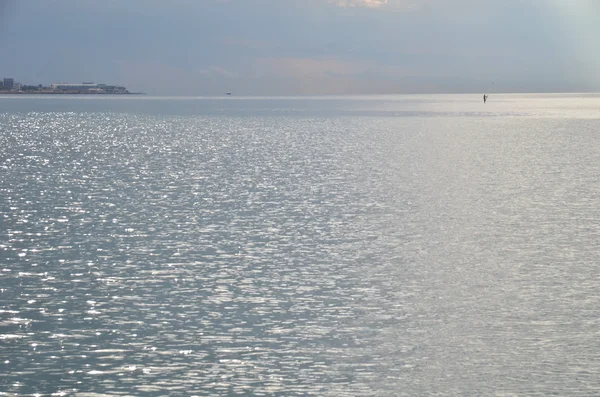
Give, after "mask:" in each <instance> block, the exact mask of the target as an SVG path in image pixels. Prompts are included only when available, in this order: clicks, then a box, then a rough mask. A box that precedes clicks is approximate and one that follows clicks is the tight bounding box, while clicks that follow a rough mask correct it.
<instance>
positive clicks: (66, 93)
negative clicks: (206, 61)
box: [0, 91, 146, 96]
mask: <svg viewBox="0 0 600 397" xmlns="http://www.w3.org/2000/svg"><path fill="white" fill-rule="evenodd" d="M0 95H93V96H96V95H146V93H144V92H121V93H108V92H106V93H104V92H102V93H98V92H97V93H93V92H47V91H46V92H43V91H31V92H27V91H0Z"/></svg>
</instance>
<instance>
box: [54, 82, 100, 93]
mask: <svg viewBox="0 0 600 397" xmlns="http://www.w3.org/2000/svg"><path fill="white" fill-rule="evenodd" d="M50 88H52V89H53V90H65V91H89V90H91V89H95V88H98V84H94V83H75V84H71V83H58V84H52V85H51V86H50Z"/></svg>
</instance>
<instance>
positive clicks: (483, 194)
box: [0, 94, 600, 397]
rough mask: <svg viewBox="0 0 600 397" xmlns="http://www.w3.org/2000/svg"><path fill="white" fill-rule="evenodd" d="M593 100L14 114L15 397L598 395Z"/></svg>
mask: <svg viewBox="0 0 600 397" xmlns="http://www.w3.org/2000/svg"><path fill="white" fill-rule="evenodd" d="M598 131H600V97H599V96H597V95H576V94H572V95H533V94H531V95H501V94H498V95H492V96H490V100H489V101H488V103H487V104H485V105H484V104H483V103H482V102H481V98H479V96H478V95H475V96H469V95H444V96H385V97H321V98H319V97H315V98H309V97H305V98H152V97H126V98H122V97H116V98H108V97H102V98H82V97H67V98H63V97H59V98H56V97H14V96H11V97H0V225H1V227H0V260H1V262H0V355H1V357H0V369H1V370H0V396H33V395H37V396H51V395H54V396H59V395H62V396H94V397H100V396H129V395H131V396H164V395H172V396H194V395H196V396H200V395H222V396H236V395H248V396H250V395H252V396H259V395H263V396H400V395H406V396H415V395H540V396H542V395H543V396H546V395H549V394H556V395H581V396H584V395H585V396H588V395H596V394H599V393H600V380H599V378H598V376H597V374H598V373H600V342H598V341H599V340H600V331H599V330H600V295H599V294H598V290H599V289H600V276H599V275H598V271H597V264H598V263H599V262H600V251H599V250H598V243H597V242H598V241H599V240H600V209H599V208H600V206H599V205H598V203H599V202H600V180H599V178H598V175H600V158H599V157H600V154H599V152H598V150H597V147H600V138H599V135H598Z"/></svg>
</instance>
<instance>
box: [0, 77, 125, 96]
mask: <svg viewBox="0 0 600 397" xmlns="http://www.w3.org/2000/svg"><path fill="white" fill-rule="evenodd" d="M0 93H4V94H7V93H8V94H130V92H129V91H128V90H127V88H125V87H124V86H121V85H107V84H96V83H93V82H83V83H75V84H73V83H55V84H50V86H49V87H47V86H43V85H41V84H39V85H23V84H20V83H15V79H14V78H12V77H5V78H3V79H2V80H0Z"/></svg>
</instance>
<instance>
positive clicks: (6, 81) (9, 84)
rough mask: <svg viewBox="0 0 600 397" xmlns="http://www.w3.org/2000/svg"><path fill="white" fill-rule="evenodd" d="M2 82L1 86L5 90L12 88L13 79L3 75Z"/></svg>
mask: <svg viewBox="0 0 600 397" xmlns="http://www.w3.org/2000/svg"><path fill="white" fill-rule="evenodd" d="M3 83H4V84H3V88H4V89H5V90H12V89H13V87H14V85H15V79H13V78H7V77H5V78H4V82H3Z"/></svg>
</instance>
